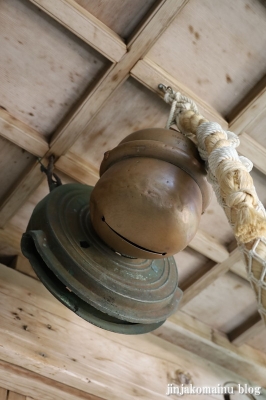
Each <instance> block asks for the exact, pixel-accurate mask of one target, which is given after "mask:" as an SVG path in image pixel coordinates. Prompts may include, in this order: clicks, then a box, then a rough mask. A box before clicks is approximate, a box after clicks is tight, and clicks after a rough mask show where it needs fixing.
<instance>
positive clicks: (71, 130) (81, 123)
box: [0, 0, 188, 227]
mask: <svg viewBox="0 0 266 400" xmlns="http://www.w3.org/2000/svg"><path fill="white" fill-rule="evenodd" d="M187 1H188V0H178V1H176V0H164V1H163V2H162V3H161V4H160V5H159V6H158V8H157V12H156V13H155V15H154V17H153V18H152V19H151V20H150V22H149V24H148V25H147V26H146V27H145V28H144V29H143V30H142V32H141V34H140V35H139V36H138V37H137V39H136V40H135V41H134V42H133V43H132V45H131V47H130V48H129V51H128V53H127V54H126V55H125V56H124V58H123V59H122V60H121V61H120V63H119V64H117V65H116V66H114V67H111V68H109V70H108V71H107V72H106V73H105V75H104V76H103V77H102V78H101V79H100V80H99V81H98V83H97V84H96V86H95V87H94V89H92V90H91V91H90V92H89V94H86V95H84V96H85V99H81V100H80V103H79V104H78V105H77V106H76V107H75V109H74V110H73V112H72V113H70V115H69V116H67V118H66V119H65V120H64V121H63V123H62V124H61V125H60V127H59V128H58V130H57V131H56V133H55V135H54V137H53V139H52V141H51V148H50V151H49V153H48V154H54V155H55V156H56V157H58V156H61V155H64V154H65V153H66V152H67V151H68V149H69V148H70V147H71V146H72V144H73V143H74V142H75V141H76V140H77V138H78V137H79V135H80V134H81V133H82V130H83V129H84V128H85V127H86V126H87V125H88V123H89V122H90V121H91V119H92V118H93V117H94V116H95V115H96V114H97V112H98V111H100V108H101V106H102V105H103V104H104V103H105V101H107V99H108V98H109V97H110V96H111V94H112V93H113V91H114V90H115V89H116V88H117V87H118V86H119V85H120V84H121V83H122V82H123V81H124V80H125V79H126V78H127V77H128V76H129V71H130V69H131V68H132V67H133V65H134V64H135V63H136V61H137V60H138V59H139V57H141V56H142V55H143V54H144V53H145V52H146V51H147V50H148V49H149V48H150V47H151V46H152V44H153V43H154V41H155V40H156V39H157V38H158V37H159V36H160V35H161V34H162V33H163V32H164V30H165V29H166V27H167V26H168V24H170V22H171V21H172V20H173V18H174V17H175V15H177V13H178V12H179V11H180V10H181V9H182V7H184V5H185V4H186V3H187ZM48 154H46V155H48ZM42 179H44V177H43V176H40V173H39V168H38V165H37V164H35V165H34V166H33V167H32V168H31V170H30V172H29V173H28V174H26V175H25V176H24V177H23V178H22V180H21V181H20V182H19V184H18V185H17V187H16V188H15V189H14V190H13V192H11V193H10V194H9V196H8V197H7V198H6V199H5V201H4V202H3V204H2V205H1V210H0V221H1V223H0V227H3V226H4V225H5V224H6V223H7V222H8V220H9V219H10V218H11V217H12V216H13V215H14V214H15V213H16V211H17V210H18V209H19V208H20V206H21V205H22V204H23V202H24V201H25V200H26V199H27V198H28V196H29V195H30V194H31V193H32V192H33V191H34V190H35V189H36V188H37V187H38V186H39V184H40V183H41V181H42Z"/></svg>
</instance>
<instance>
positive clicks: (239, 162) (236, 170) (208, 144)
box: [158, 84, 266, 322]
mask: <svg viewBox="0 0 266 400" xmlns="http://www.w3.org/2000/svg"><path fill="white" fill-rule="evenodd" d="M158 87H159V89H160V90H162V91H164V93H165V96H164V99H165V101H166V102H167V103H169V104H171V111H170V115H169V118H168V122H167V128H169V127H171V126H172V125H174V124H176V126H177V127H178V129H179V130H180V131H181V132H182V134H183V135H185V136H187V137H189V138H190V139H191V140H193V142H194V143H196V145H197V147H198V150H199V154H200V156H201V158H202V159H203V160H204V161H205V162H206V167H207V171H208V175H207V176H208V180H209V182H210V183H211V184H212V187H213V189H214V192H215V194H216V197H217V199H218V202H219V204H220V205H221V206H222V207H223V209H224V211H225V214H226V216H227V219H228V220H229V222H230V224H231V226H232V228H233V230H234V234H235V237H236V239H237V242H238V246H239V248H240V249H241V251H242V252H243V253H244V255H245V259H246V262H247V272H248V278H249V280H250V282H251V285H252V287H253V289H254V291H255V293H256V296H257V299H258V304H259V312H260V313H261V315H262V317H263V318H264V319H265V322H266V212H265V209H264V207H263V205H262V203H261V202H260V200H259V198H258V196H257V193H256V190H255V187H254V184H253V179H252V178H251V176H250V174H249V172H250V171H251V170H252V167H253V164H252V162H251V161H250V160H248V159H247V158H246V157H242V156H239V155H238V153H237V151H236V147H237V146H238V145H239V143H240V142H239V138H238V136H237V135H235V134H234V133H233V132H230V131H225V130H224V129H223V128H222V127H221V126H220V125H219V124H218V123H216V122H209V121H208V120H207V119H205V118H204V117H203V116H202V115H200V113H199V112H198V109H197V106H196V104H195V103H194V102H193V101H192V100H191V99H188V98H187V97H185V96H183V95H181V94H180V93H179V92H175V91H174V90H173V89H172V88H170V87H166V86H164V85H162V84H160V85H159V86H158Z"/></svg>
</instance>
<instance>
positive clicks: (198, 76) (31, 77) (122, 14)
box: [0, 0, 266, 400]
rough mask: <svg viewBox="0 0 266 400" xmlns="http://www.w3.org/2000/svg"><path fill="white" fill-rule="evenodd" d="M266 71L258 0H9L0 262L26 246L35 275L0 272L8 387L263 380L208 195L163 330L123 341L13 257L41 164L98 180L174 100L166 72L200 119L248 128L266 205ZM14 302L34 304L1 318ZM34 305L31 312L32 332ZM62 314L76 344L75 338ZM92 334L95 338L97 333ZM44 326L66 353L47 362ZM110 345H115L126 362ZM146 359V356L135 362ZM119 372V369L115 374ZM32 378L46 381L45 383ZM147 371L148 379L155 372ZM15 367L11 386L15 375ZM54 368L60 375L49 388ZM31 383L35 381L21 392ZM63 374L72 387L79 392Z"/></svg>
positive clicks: (260, 335)
mask: <svg viewBox="0 0 266 400" xmlns="http://www.w3.org/2000/svg"><path fill="white" fill-rule="evenodd" d="M265 73H266V6H265V3H264V2H263V1H259V0H234V1H231V0H223V1H218V0H201V1H198V0H158V1H155V0H134V1H132V0H112V1H109V0H77V1H74V0H5V1H1V2H0V179H1V186H0V240H1V242H0V261H1V262H2V263H3V264H7V265H8V264H10V261H11V260H12V258H14V257H15V256H18V258H17V260H16V263H15V264H14V263H13V265H12V266H13V267H14V266H15V267H16V269H17V270H18V271H19V270H20V271H21V272H23V273H24V274H26V275H29V276H31V277H29V276H23V275H22V274H21V273H19V272H17V271H12V270H11V269H7V268H6V267H4V266H2V267H1V268H0V278H1V282H0V301H1V302H2V304H1V312H0V313H1V318H2V321H3V324H2V323H1V324H2V326H0V359H2V360H3V362H1V361H0V370H1V371H6V373H4V372H3V374H2V373H0V375H1V374H2V375H3V378H2V377H0V385H1V386H3V388H6V389H10V390H13V391H15V392H18V393H22V394H23V396H24V397H23V396H22V398H23V399H24V398H25V396H26V395H27V396H30V397H32V398H35V399H36V400H37V398H40V399H48V400H49V399H50V400H52V399H55V398H56V399H61V398H62V399H77V398H87V399H89V398H90V399H95V397H94V396H93V397H87V394H88V393H92V394H93V395H97V396H100V397H101V398H104V399H120V398H122V396H121V391H122V393H124V395H123V398H125V399H133V398H135V397H141V398H143V399H149V398H154V399H155V398H156V399H157V398H158V399H161V398H164V394H165V390H166V382H168V383H170V382H169V380H171V379H172V380H173V381H176V382H177V378H176V375H175V374H176V371H179V369H178V368H177V367H176V366H174V364H175V363H177V364H178V362H181V361H182V363H183V367H182V368H181V369H182V370H186V369H187V370H191V371H192V372H191V373H190V374H192V375H193V374H194V375H193V382H201V383H202V382H203V383H205V385H206V382H205V380H206V375H207V376H208V377H210V382H212V383H213V384H216V383H217V382H218V381H219V379H220V380H221V379H222V380H223V382H220V381H219V382H220V383H224V382H225V381H226V379H227V380H228V379H229V378H231V379H234V380H236V379H238V380H239V379H240V377H241V378H242V379H246V380H248V381H251V382H255V383H257V384H259V385H260V386H266V354H265V353H266V330H265V327H264V326H263V324H262V321H261V320H260V317H259V314H258V312H257V306H256V299H255V295H254V293H253V291H252V290H251V288H250V285H249V283H248V281H247V279H246V272H245V267H244V263H243V261H242V258H241V255H240V254H239V252H238V250H237V249H235V247H236V246H235V241H234V238H233V234H232V232H231V228H230V226H229V225H228V222H227V220H226V217H225V216H224V214H223V211H222V209H221V208H220V207H219V205H218V204H217V202H216V199H215V198H214V197H213V199H212V202H211V205H210V206H209V208H208V210H207V212H206V213H205V214H204V216H203V217H202V220H201V223H200V230H199V231H198V233H197V235H196V237H195V238H194V239H193V240H192V242H191V243H190V245H189V247H187V248H186V249H185V250H184V251H183V252H181V253H179V254H177V255H176V256H175V259H176V262H177V266H178V272H179V281H180V286H181V288H182V289H183V290H184V297H183V300H182V304H181V307H180V311H179V312H178V313H177V314H176V315H174V316H173V317H171V318H170V319H169V321H167V322H166V323H165V325H164V326H163V327H161V328H159V329H158V330H157V331H156V332H155V335H154V334H149V335H144V336H143V337H142V338H124V337H121V336H119V335H118V336H117V335H113V334H109V333H106V332H103V331H100V330H99V329H97V328H94V327H92V326H89V327H88V324H86V323H85V322H84V321H82V320H80V319H79V318H77V317H76V316H75V315H74V314H73V315H72V314H71V313H70V312H69V311H68V310H65V311H63V308H62V307H61V306H60V305H59V304H58V303H57V302H56V301H55V300H53V299H51V298H50V296H49V294H48V293H47V291H46V290H45V289H44V288H42V286H41V284H40V283H39V282H38V281H37V280H35V279H34V278H32V277H34V273H33V271H32V270H31V269H30V267H29V265H28V264H27V262H26V261H25V260H24V259H23V258H22V256H21V254H20V237H21V235H22V233H23V232H24V231H25V229H26V226H27V222H28V220H29V218H30V215H31V213H32V211H33V208H34V206H35V205H36V204H37V203H38V202H39V201H40V200H41V199H42V198H43V197H44V196H45V195H46V194H47V193H48V186H47V183H46V181H45V177H44V176H43V174H42V173H41V172H40V165H39V163H38V158H41V159H42V161H43V163H46V162H47V160H48V158H49V156H50V155H51V154H53V155H55V157H56V164H55V165H56V169H57V172H58V174H59V175H60V177H61V178H62V180H63V183H67V182H74V181H75V182H82V183H86V184H89V185H94V184H95V183H96V181H97V179H98V168H99V165H100V162H101V160H102V157H103V153H104V152H105V151H106V150H109V149H112V148H113V147H114V146H116V145H117V144H118V143H119V141H121V140H122V139H123V138H124V137H125V136H126V135H128V134H129V133H131V132H133V131H135V130H138V129H141V128H145V127H146V128H148V127H163V126H164V125H165V123H166V120H167V117H168V112H169V106H168V105H167V104H165V103H164V101H163V100H162V97H161V96H162V95H161V93H160V92H159V90H158V84H159V83H164V84H166V85H170V86H172V87H173V88H174V89H175V90H180V91H181V92H182V93H183V94H185V95H186V96H188V97H190V98H192V99H193V100H194V101H195V102H196V103H197V105H198V106H199V109H200V111H201V113H202V114H203V115H204V116H205V117H206V118H208V119H209V120H211V121H217V122H219V123H220V124H221V125H222V126H223V127H225V128H228V129H229V130H231V131H233V132H235V133H236V134H238V135H240V140H241V145H240V147H239V152H240V153H241V154H242V155H244V156H246V157H248V158H250V159H251V161H252V162H253V164H254V169H253V171H252V173H251V174H252V177H253V179H254V183H255V187H256V189H257V192H258V194H259V197H260V199H261V201H262V202H263V203H264V205H266V185H265V184H266V177H265V174H266V75H265ZM20 302H22V303H23V302H24V306H23V310H24V307H25V309H27V310H28V314H27V315H26V316H24V317H25V318H26V322H25V321H24V322H23V324H22V322H21V316H19V315H18V314H17V315H15V317H13V319H12V320H10V318H8V315H9V317H10V313H11V314H12V313H13V314H14V310H13V308H14V307H15V304H19V303H20ZM12 307H13V308H12ZM12 310H13V311H12ZM46 314H47V315H46ZM31 315H34V316H36V319H37V323H36V322H35V325H34V326H35V327H34V332H33V333H32V334H31V333H30V332H31V329H30V328H29V329H28V327H30V326H32V323H33V321H32V320H31ZM16 316H18V317H19V319H18V318H17V319H16ZM24 317H23V318H24ZM60 318H61V319H60ZM51 319H52V321H53V323H51V322H49V324H48V322H47V321H50V320H51ZM61 320H62V321H61ZM60 321H61V322H60ZM64 321H67V324H68V326H69V334H70V333H71V334H72V335H76V338H77V337H78V339H76V340H74V339H73V338H72V339H70V338H69V334H67V330H68V329H67V328H66V329H65V328H64V323H65V322H64ZM19 324H20V326H19ZM21 324H22V328H23V326H24V327H25V326H26V327H27V328H25V329H21ZM47 325H49V326H50V325H51V326H53V325H56V326H57V327H58V331H59V332H60V334H59V335H62V337H63V339H62V340H63V341H64V344H65V346H66V347H67V348H68V352H67V353H66V352H65V351H64V348H63V347H64V346H63V345H62V348H61V347H60V349H58V348H57V346H59V344H60V340H61V339H60V340H59V341H58V338H56V337H55V336H53V330H52V329H49V332H48V331H47V332H46V331H45V333H44V331H43V326H47ZM77 327H79V329H78V328H77ZM88 329H89V332H90V335H91V336H90V338H89V341H91V343H94V344H93V346H94V345H95V346H96V349H95V352H94V353H93V354H91V356H90V357H92V358H93V360H94V362H95V363H96V367H95V368H96V369H93V368H92V369H91V367H88V364H87V362H85V361H84V359H83V355H84V354H83V352H84V351H85V350H84V347H83V344H84V343H86V341H87V336H86V335H88V333H87V330H88ZM99 331H100V332H99ZM48 333H49V335H50V336H51V337H50V336H49V335H48ZM82 335H83V336H82ZM99 335H100V337H101V341H102V342H101V343H98V344H95V343H97V340H96V338H97V337H99ZM156 336H157V337H156ZM38 337H41V340H42V347H44V346H46V347H45V348H46V349H47V350H46V351H47V353H49V351H51V352H54V353H56V354H57V357H53V356H52V354H48V356H47V357H48V359H49V361H46V351H43V353H42V354H44V355H43V356H42V355H41V356H40V353H41V352H40V351H39V350H38V343H39V342H38V340H39V339H37V338H38ZM59 337H60V336H59ZM10 338H11V339H10ZM9 341H10V342H9ZM2 343H5V344H4V345H3V346H2ZM114 344H115V345H114ZM105 345H106V346H107V347H106V348H107V349H108V357H107V361H105V362H103V359H104V357H105V356H104V354H105V353H104V351H103V350H102V346H105ZM84 346H85V348H86V351H88V344H87V345H84ZM86 346H87V347H86ZM97 346H98V347H97ZM115 346H116V347H115ZM117 346H118V347H119V348H120V350H121V348H122V350H121V356H119V357H120V358H119V357H118V359H117V358H116V356H115V352H116V350H117V348H118V347H117ZM121 346H122V347H121ZM123 346H124V347H123ZM115 349H116V350H115ZM177 349H178V351H177ZM138 351H139V352H140V353H138ZM187 351H189V352H192V353H195V354H196V356H195V355H194V354H193V355H192V353H188V352H187ZM97 352H98V353H97ZM36 354H38V356H36ZM97 354H98V356H97ZM140 354H141V356H140ZM145 355H146V356H147V357H146V358H145ZM175 356H176V358H175ZM49 357H51V358H49ZM123 357H125V358H123ZM138 357H140V358H139V360H140V361H139V362H140V363H141V366H140V364H139V363H137V364H136V365H135V363H136V362H137V361H136V360H137V358H138ZM178 357H179V358H178ZM195 357H196V358H195ZM197 357H198V358H197ZM110 358H111V361H110ZM153 358H154V359H153ZM125 359H127V360H128V361H127V362H126V361H125ZM131 359H132V360H134V361H133V362H132V363H131V362H130V360H131ZM69 360H72V362H71V363H70V365H69ZM73 360H76V361H77V360H78V362H77V363H76V365H77V366H76V365H75V362H74V361H73ZM108 360H109V361H108ZM147 360H148V361H147ZM162 360H164V361H162ZM177 360H179V361H177ZM180 360H181V361H180ZM202 360H204V361H202ZM210 362H213V363H215V367H211V366H210ZM1 363H2V364H1ZM7 363H11V364H7ZM145 363H147V364H145ZM191 364H193V365H194V367H192V368H191ZM10 365H13V367H10ZM15 365H16V366H15ZM62 365H65V367H64V368H65V369H64V368H63V367H62ZM66 365H67V367H66ZM22 367H23V368H26V369H25V370H24V369H23V370H22ZM85 367H86V368H89V373H90V374H91V378H90V379H89V378H86V377H85V375H84V373H85V371H86V368H85ZM12 368H13V369H12ZM16 368H17V370H16ZM193 368H194V369H193ZM217 368H218V369H217ZM115 369H116V371H118V372H117V374H118V377H116V378H115V377H114V376H113V378H112V371H113V370H115ZM181 369H180V371H181ZM225 369H226V370H228V371H230V374H231V375H230V374H229V375H228V373H227V374H226V373H225ZM96 370H97V371H98V372H97V371H96ZM25 371H26V372H25ZM27 371H28V373H27ZM29 371H31V373H29ZM66 371H69V373H67V372H66ZM130 371H131V373H132V375H131V377H130V376H129V375H128V374H130ZM147 371H149V372H147ZM160 371H163V376H164V377H163V378H162V376H161V375H162V374H160ZM173 371H175V373H174V372H173ZM100 372H101V373H102V374H103V376H104V378H103V379H104V385H103V384H102V386H101V383H100V382H101V380H99V373H100ZM180 373H181V372H180ZM204 373H205V375H204ZM12 374H13V375H12ZM23 374H24V375H23ZM27 374H28V375H27ZM34 374H41V375H42V376H44V377H46V378H43V380H42V383H38V382H39V381H38V379H39V378H38V376H37V375H36V376H35V375H34ZM97 374H98V375H97ZM119 374H120V375H119ZM141 374H146V375H147V374H148V375H147V376H146V381H145V380H143V377H141V376H142V375H141ZM152 374H154V375H153V376H152ZM234 374H237V375H234ZM18 375H19V376H20V378H19V379H18V380H17V386H16V385H15V384H14V383H12V382H13V381H14V379H13V378H12V376H18ZM115 376H116V375H115ZM239 376H240V377H239ZM218 378H219V379H218ZM45 379H46V380H45ZM49 379H53V380H55V381H58V386H55V387H54V388H53V390H51V389H49V388H50V387H51V386H52V385H51V384H50V383H49ZM86 379H87V381H86ZM112 379H113V381H112ZM204 379H205V380H204ZM208 379H209V378H208ZM123 380H124V382H125V383H124V385H122V384H121V382H122V381H123ZM26 381H28V382H30V384H31V388H35V389H31V390H28V389H25V388H26V386H27V385H26V384H25V382H26ZM88 381H90V382H92V384H91V385H89V386H88ZM36 382H37V383H36ZM152 382H154V386H153V385H152ZM126 383H127V385H126ZM60 385H69V387H71V388H72V389H71V390H72V392H71V390H70V389H69V388H68V389H66V388H65V386H64V387H63V386H62V387H61V386H60ZM164 385H165V386H164ZM129 386H130V388H129ZM107 387H108V388H109V390H110V392H109V394H108V391H107V389H106V388H107ZM27 388H28V386H27ZM74 388H75V389H74ZM162 388H163V392H162ZM49 390H50V391H49ZM75 390H76V391H77V392H75ZM119 390H120V391H119ZM134 390H135V392H134ZM3 393H6V394H3V397H1V389H0V399H1V400H2V398H3V399H6V398H7V397H4V396H7V392H5V391H4V390H3ZM10 393H11V392H10ZM36 393H37V394H36ZM47 393H48V394H47ZM66 393H67V394H66ZM10 396H11V395H10ZM36 396H37V397H36ZM45 396H46V397H45ZM82 396H83V397H82ZM84 396H85V397H84ZM108 396H109V397H108ZM11 397H12V396H11ZM11 397H10V399H11ZM192 398H193V399H196V398H197V396H192ZM199 398H200V397H199ZM209 398H211V397H209ZM213 398H217V399H221V397H219V396H216V397H215V396H214V397H213ZM19 399H20V398H19ZM14 400H15V398H14Z"/></svg>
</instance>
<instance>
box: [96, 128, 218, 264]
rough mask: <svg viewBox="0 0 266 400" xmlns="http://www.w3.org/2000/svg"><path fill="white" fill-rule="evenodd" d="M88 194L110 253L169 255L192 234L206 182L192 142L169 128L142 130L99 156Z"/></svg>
mask: <svg viewBox="0 0 266 400" xmlns="http://www.w3.org/2000/svg"><path fill="white" fill-rule="evenodd" d="M100 176H101V178H100V180H99V181H98V182H97V184H96V186H95V188H94V190H93V192H92V195H91V198H90V210H91V218H92V224H93V227H94V229H95V231H96V232H97V233H98V235H99V236H100V237H101V238H102V240H103V241H104V242H105V243H107V244H108V246H110V247H111V248H112V249H113V250H114V251H116V252H118V253H120V254H125V255H128V256H131V257H136V258H149V259H156V258H163V257H169V256H171V255H173V254H175V253H178V252H179V251H181V250H183V249H184V248H185V247H186V246H187V245H188V243H189V242H190V241H191V240H192V238H193V237H194V235H195V233H196V231H197V229H198V225H199V221H200V215H201V214H202V213H203V212H204V210H205V209H206V207H207V206H208V204H209V201H210V193H211V192H210V185H209V184H208V183H207V180H206V173H205V170H204V166H203V164H202V161H201V160H200V158H199V155H198V152H197V150H196V147H195V146H194V144H193V143H192V142H191V141H190V140H189V139H187V138H186V137H184V136H183V135H182V134H181V133H179V132H177V131H174V130H168V129H160V128H153V129H144V130H141V131H138V132H134V133H132V134H131V135H129V136H127V137H126V138H125V139H124V140H123V141H122V142H121V143H120V144H119V145H118V146H117V147H116V148H114V149H113V150H111V151H108V152H106V153H105V154H104V159H103V161H102V164H101V168H100Z"/></svg>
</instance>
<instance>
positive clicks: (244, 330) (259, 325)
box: [228, 312, 265, 346]
mask: <svg viewBox="0 0 266 400" xmlns="http://www.w3.org/2000/svg"><path fill="white" fill-rule="evenodd" d="M262 330H264V331H265V324H264V322H263V320H262V319H261V316H260V314H259V313H258V312H256V313H255V314H254V315H252V316H251V317H250V318H248V319H247V320H246V321H244V322H243V324H241V325H240V326H238V327H236V328H235V329H234V330H233V331H232V332H230V333H229V335H228V337H229V340H230V341H231V342H232V343H234V344H235V345H236V346H241V345H242V344H243V343H245V342H247V341H248V340H249V339H252V338H254V337H255V336H256V335H258V334H259V333H260V332H261V331H262Z"/></svg>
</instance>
